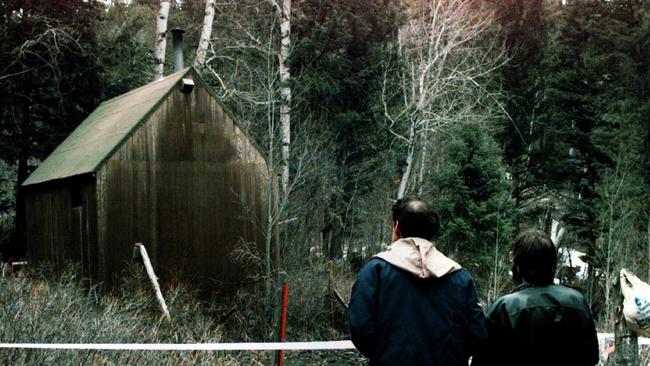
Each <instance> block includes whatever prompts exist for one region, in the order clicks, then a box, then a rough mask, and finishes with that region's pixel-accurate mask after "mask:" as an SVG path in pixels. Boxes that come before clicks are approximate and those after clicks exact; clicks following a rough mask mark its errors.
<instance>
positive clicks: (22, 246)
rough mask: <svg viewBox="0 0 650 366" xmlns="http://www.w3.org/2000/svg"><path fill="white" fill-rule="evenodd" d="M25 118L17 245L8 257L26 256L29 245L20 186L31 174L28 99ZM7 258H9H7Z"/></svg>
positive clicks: (18, 184)
mask: <svg viewBox="0 0 650 366" xmlns="http://www.w3.org/2000/svg"><path fill="white" fill-rule="evenodd" d="M23 103H24V104H23V116H22V117H23V120H22V126H21V130H22V132H21V147H20V148H21V150H22V154H20V158H19V159H18V176H17V179H16V211H15V214H16V217H15V225H16V226H15V230H16V231H15V233H16V235H15V245H14V247H13V248H9V251H8V252H6V253H4V254H5V255H6V256H7V257H14V258H19V257H24V256H25V255H26V254H27V250H26V248H27V246H26V243H25V214H26V212H25V194H24V193H23V189H22V188H21V187H20V185H21V184H23V182H24V181H25V179H27V176H28V175H29V167H28V165H27V159H28V157H29V155H30V154H29V147H28V145H29V136H30V133H31V126H32V121H31V111H30V104H29V103H30V102H29V101H28V100H27V101H25V102H23ZM5 259H7V258H5Z"/></svg>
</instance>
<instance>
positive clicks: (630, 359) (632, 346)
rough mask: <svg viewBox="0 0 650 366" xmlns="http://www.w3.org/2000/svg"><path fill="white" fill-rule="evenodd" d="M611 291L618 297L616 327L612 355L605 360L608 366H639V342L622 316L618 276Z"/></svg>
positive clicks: (621, 295)
mask: <svg viewBox="0 0 650 366" xmlns="http://www.w3.org/2000/svg"><path fill="white" fill-rule="evenodd" d="M613 282H614V284H613V286H612V289H614V290H618V291H619V293H620V297H619V300H618V305H617V306H616V323H615V324H616V327H615V330H614V354H613V356H610V357H611V358H609V359H608V360H607V365H608V366H639V365H640V363H639V340H638V338H637V336H636V334H634V333H633V332H632V331H631V330H630V329H629V328H628V327H627V322H626V321H625V316H623V300H624V297H623V292H621V291H620V289H621V281H620V280H619V278H618V276H616V277H615V279H614V281H613Z"/></svg>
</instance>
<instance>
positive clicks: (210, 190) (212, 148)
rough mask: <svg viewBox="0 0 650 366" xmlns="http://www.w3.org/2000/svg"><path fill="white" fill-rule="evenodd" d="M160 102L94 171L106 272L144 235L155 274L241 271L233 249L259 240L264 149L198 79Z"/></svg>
mask: <svg viewBox="0 0 650 366" xmlns="http://www.w3.org/2000/svg"><path fill="white" fill-rule="evenodd" d="M195 84H196V86H195V88H194V91H193V92H192V93H190V94H183V93H181V92H180V87H179V88H176V89H174V91H173V92H172V93H171V94H170V95H169V96H168V97H167V98H166V99H165V100H164V101H163V102H162V104H161V105H160V106H159V107H158V109H157V110H156V111H155V113H154V114H153V115H151V116H150V117H149V119H148V120H147V121H146V122H145V123H144V124H143V125H142V126H141V127H140V128H138V129H137V130H136V131H135V133H133V134H132V135H131V136H130V137H129V138H128V140H127V141H126V142H125V143H124V144H123V145H122V146H121V147H120V148H119V150H118V151H117V152H115V153H114V154H113V155H112V157H111V158H110V159H109V160H108V161H107V162H106V163H105V164H104V166H103V168H102V169H101V170H100V171H99V172H98V175H97V195H98V221H99V248H98V249H99V250H98V253H99V255H100V257H101V262H102V263H101V264H100V266H101V268H102V269H101V271H103V274H104V275H103V276H102V277H103V278H104V279H108V277H110V274H116V273H119V271H120V270H121V268H123V267H124V265H125V263H126V262H128V261H130V260H131V255H132V247H133V244H134V243H135V242H142V243H144V244H145V246H146V248H147V251H148V252H149V254H150V256H151V258H152V262H153V264H154V266H155V267H156V271H157V274H159V276H160V277H162V278H163V279H164V278H169V276H170V275H171V276H174V277H177V276H182V277H184V278H191V279H192V280H194V281H196V283H198V284H201V285H216V286H221V285H228V284H234V283H237V282H239V281H241V280H244V277H245V275H244V273H243V272H242V269H241V268H240V267H239V266H238V265H235V264H233V263H232V261H231V259H230V258H229V255H230V252H231V251H232V249H233V248H234V247H235V245H236V244H237V243H238V242H241V241H245V242H248V243H252V244H253V247H257V248H260V249H261V248H263V242H264V226H263V225H264V218H265V215H266V201H265V197H266V193H265V192H266V185H267V173H266V165H265V163H264V159H263V157H262V156H261V155H260V154H259V152H258V151H257V150H256V149H255V148H254V147H253V146H252V145H251V143H250V142H249V141H248V139H247V138H246V137H245V136H244V135H243V134H242V132H241V131H240V130H239V128H238V127H237V126H236V125H235V124H234V123H233V121H232V120H231V119H230V118H229V117H228V115H227V114H226V113H225V112H224V110H223V108H222V107H221V105H220V104H219V103H218V102H217V101H216V100H215V99H214V98H213V97H212V96H211V95H210V94H209V93H208V91H207V90H206V89H205V88H204V87H203V85H202V84H201V83H200V82H199V80H197V78H195Z"/></svg>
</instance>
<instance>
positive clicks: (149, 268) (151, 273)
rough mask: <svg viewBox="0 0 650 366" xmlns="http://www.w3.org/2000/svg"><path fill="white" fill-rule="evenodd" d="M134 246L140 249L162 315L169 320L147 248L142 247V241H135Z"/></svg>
mask: <svg viewBox="0 0 650 366" xmlns="http://www.w3.org/2000/svg"><path fill="white" fill-rule="evenodd" d="M135 246H136V247H137V248H138V249H139V250H140V256H142V263H143V264H144V268H145V269H146V270H147V275H149V280H150V281H151V286H152V287H153V290H154V291H155V292H156V299H158V304H160V309H161V310H162V312H163V316H164V317H165V319H167V321H171V316H169V310H167V304H166V303H165V298H164V297H163V295H162V292H161V291H160V286H159V285H158V277H156V273H154V271H153V266H152V265H151V261H150V260H149V255H147V250H146V249H145V248H144V245H142V243H135Z"/></svg>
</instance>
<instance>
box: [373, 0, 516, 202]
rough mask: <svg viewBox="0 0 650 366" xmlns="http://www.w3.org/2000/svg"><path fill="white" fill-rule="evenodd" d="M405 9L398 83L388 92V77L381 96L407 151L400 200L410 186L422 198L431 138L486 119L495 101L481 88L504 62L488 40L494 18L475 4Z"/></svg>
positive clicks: (439, 1) (457, 0) (437, 0)
mask: <svg viewBox="0 0 650 366" xmlns="http://www.w3.org/2000/svg"><path fill="white" fill-rule="evenodd" d="M408 6H409V8H410V13H411V16H410V19H409V20H408V21H407V22H406V24H405V25H404V26H403V27H402V28H401V29H400V30H399V34H398V39H397V45H396V46H397V75H396V79H397V80H396V81H395V83H394V85H393V86H389V84H388V79H389V75H388V74H387V75H386V77H385V81H384V88H383V93H382V99H383V103H384V115H385V117H386V118H387V120H388V121H389V123H390V132H391V133H392V134H393V135H394V137H395V138H396V139H397V140H399V141H401V142H403V143H404V144H405V145H406V147H407V149H406V156H405V158H404V168H403V171H402V176H401V179H400V182H399V186H398V189H397V197H398V198H401V197H403V196H404V195H405V194H406V193H407V191H408V190H409V187H411V186H417V187H416V189H414V190H416V191H418V192H419V193H422V187H423V186H424V179H425V170H426V166H427V159H428V153H429V140H430V139H431V137H432V136H433V134H435V133H436V132H437V131H438V130H439V129H441V128H442V127H444V126H446V125H448V124H452V123H458V122H460V121H463V120H472V119H478V118H483V117H485V113H486V110H489V108H486V106H489V105H491V104H493V103H494V102H495V101H496V99H495V98H494V97H493V96H492V95H491V94H490V93H489V92H488V91H487V90H486V89H485V88H484V86H483V85H481V83H482V82H483V80H484V79H485V78H486V77H488V76H489V75H490V74H491V72H492V71H494V70H495V69H497V68H498V67H500V66H501V65H503V64H504V63H505V60H506V58H505V54H504V51H503V50H502V47H500V44H499V43H497V41H496V38H494V37H493V38H492V39H489V37H487V36H488V34H487V33H488V31H489V29H490V27H491V26H492V23H493V16H492V14H491V13H489V12H487V11H485V10H484V9H482V8H481V7H479V6H477V4H476V2H471V1H463V0H433V1H428V2H426V3H425V2H421V1H415V2H411V3H409V4H408ZM479 40H482V41H484V42H481V44H479V42H478V41H479ZM390 99H399V100H400V102H399V105H398V106H397V107H395V106H392V105H391V103H390V102H389V100H390ZM417 162H419V172H418V174H417V176H415V175H414V169H416V166H415V165H416V163H417ZM414 178H417V179H414ZM414 180H416V181H415V182H414Z"/></svg>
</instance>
